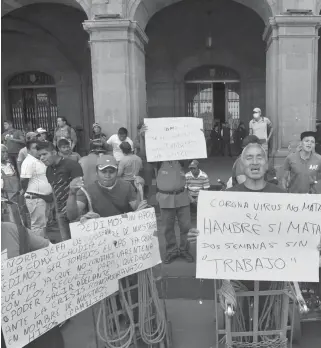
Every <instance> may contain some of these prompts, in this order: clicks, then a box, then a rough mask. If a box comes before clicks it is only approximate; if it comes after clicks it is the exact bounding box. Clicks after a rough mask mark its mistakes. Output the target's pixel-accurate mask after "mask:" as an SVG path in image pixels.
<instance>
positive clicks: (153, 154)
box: [144, 117, 207, 162]
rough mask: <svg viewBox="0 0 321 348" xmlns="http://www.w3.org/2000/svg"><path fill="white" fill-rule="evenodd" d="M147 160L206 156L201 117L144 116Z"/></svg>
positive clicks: (170, 159)
mask: <svg viewBox="0 0 321 348" xmlns="http://www.w3.org/2000/svg"><path fill="white" fill-rule="evenodd" d="M144 123H145V125H146V126H147V127H148V131H147V132H146V135H145V137H146V155H147V161H148V162H161V161H174V160H184V159H195V158H206V157H207V151H206V141H205V136H204V133H203V131H202V129H203V119H200V118H195V117H169V118H167V117H166V118H145V119H144Z"/></svg>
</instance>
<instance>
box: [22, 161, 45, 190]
mask: <svg viewBox="0 0 321 348" xmlns="http://www.w3.org/2000/svg"><path fill="white" fill-rule="evenodd" d="M46 171H47V167H46V166H45V165H44V164H43V162H41V161H39V160H38V159H37V158H35V157H33V156H31V155H29V154H28V156H27V157H26V159H25V160H24V161H23V163H22V166H21V174H20V178H21V179H29V182H28V188H27V192H30V193H37V194H40V195H49V194H50V193H52V188H51V186H50V184H49V182H48V179H47V177H46Z"/></svg>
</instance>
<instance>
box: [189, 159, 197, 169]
mask: <svg viewBox="0 0 321 348" xmlns="http://www.w3.org/2000/svg"><path fill="white" fill-rule="evenodd" d="M198 165H199V162H198V161H197V160H193V161H192V162H191V163H190V164H189V166H188V168H198Z"/></svg>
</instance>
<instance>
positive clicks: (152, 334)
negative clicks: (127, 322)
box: [138, 269, 167, 345]
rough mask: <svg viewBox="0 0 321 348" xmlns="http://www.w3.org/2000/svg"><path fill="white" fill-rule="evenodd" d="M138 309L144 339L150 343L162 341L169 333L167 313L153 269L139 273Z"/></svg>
mask: <svg viewBox="0 0 321 348" xmlns="http://www.w3.org/2000/svg"><path fill="white" fill-rule="evenodd" d="M138 311H139V332H140V335H141V337H142V340H143V341H144V342H145V343H146V344H148V345H153V344H157V343H161V342H162V341H163V340H164V339H165V336H166V333H167V324H166V315H165V311H164V308H163V306H162V304H161V302H160V299H159V296H158V291H157V288H156V284H155V280H154V276H153V272H152V269H148V270H146V271H142V272H139V273H138ZM153 312H154V320H153V318H152V315H153ZM153 322H154V323H155V324H156V328H155V325H154V328H153V327H152V323H153Z"/></svg>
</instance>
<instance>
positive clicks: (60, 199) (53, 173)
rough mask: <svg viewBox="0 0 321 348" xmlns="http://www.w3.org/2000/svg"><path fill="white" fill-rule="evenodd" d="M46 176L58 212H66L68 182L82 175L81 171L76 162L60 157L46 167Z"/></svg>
mask: <svg viewBox="0 0 321 348" xmlns="http://www.w3.org/2000/svg"><path fill="white" fill-rule="evenodd" d="M46 176H47V179H48V182H49V184H50V185H51V186H52V188H53V191H54V194H55V198H56V202H57V208H58V212H59V213H63V214H65V213H66V205H67V200H68V195H69V184H70V182H71V181H72V180H73V179H75V178H78V177H82V176H83V171H82V168H81V166H80V164H79V163H78V162H75V161H73V160H70V159H67V158H61V160H60V161H59V163H58V164H57V165H55V166H49V167H47V171H46Z"/></svg>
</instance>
